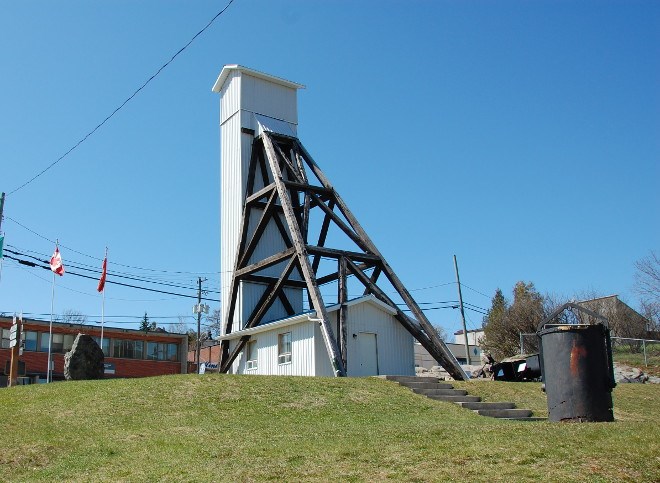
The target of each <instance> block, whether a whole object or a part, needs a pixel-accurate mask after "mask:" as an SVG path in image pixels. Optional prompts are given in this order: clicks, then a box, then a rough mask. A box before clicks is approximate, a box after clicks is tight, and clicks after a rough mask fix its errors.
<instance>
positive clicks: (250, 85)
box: [220, 68, 302, 331]
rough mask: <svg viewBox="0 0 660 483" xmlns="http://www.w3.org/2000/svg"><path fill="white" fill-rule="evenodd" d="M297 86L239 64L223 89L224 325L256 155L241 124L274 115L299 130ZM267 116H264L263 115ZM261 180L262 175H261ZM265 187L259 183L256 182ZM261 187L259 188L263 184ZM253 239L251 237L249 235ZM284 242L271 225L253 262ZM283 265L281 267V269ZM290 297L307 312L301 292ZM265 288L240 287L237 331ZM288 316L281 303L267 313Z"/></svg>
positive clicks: (274, 270)
mask: <svg viewBox="0 0 660 483" xmlns="http://www.w3.org/2000/svg"><path fill="white" fill-rule="evenodd" d="M297 106H298V104H297V90H296V89H295V88H292V87H289V86H286V85H282V84H280V83H278V82H277V81H276V80H266V79H262V78H258V77H254V76H253V75H250V74H249V73H247V72H245V71H244V70H242V68H236V69H234V70H231V71H230V73H229V75H228V76H227V78H226V80H225V83H224V84H223V86H222V87H221V89H220V111H221V112H220V126H221V129H220V130H221V135H220V139H221V189H220V192H221V207H220V209H221V214H220V217H221V220H220V221H221V229H220V231H221V236H220V247H221V256H220V259H221V267H220V270H221V280H222V285H221V300H222V315H223V327H224V320H225V318H226V312H227V310H228V309H229V298H230V296H231V291H230V287H231V277H232V271H233V269H234V266H235V263H236V249H237V247H238V242H239V234H240V225H241V219H242V215H243V204H244V199H245V189H246V184H247V174H248V168H249V163H250V156H251V154H252V142H253V140H254V137H253V136H252V135H251V134H246V133H243V132H241V128H248V129H252V130H254V131H255V132H258V131H259V129H260V128H259V123H258V121H257V116H259V119H261V120H262V122H264V123H266V122H267V120H269V119H274V121H272V123H271V124H272V126H276V125H277V126H280V127H281V128H283V129H285V130H286V134H289V135H295V133H296V132H297V123H298V114H297ZM264 119H265V120H264ZM275 120H277V121H275ZM256 180H257V183H261V181H260V180H261V176H260V175H258V176H256ZM257 186H258V187H259V186H261V185H260V184H258V185H257ZM258 187H257V188H256V189H258ZM258 216H259V215H258V213H253V216H252V219H251V226H250V231H253V230H254V226H255V223H256V222H257V221H258ZM248 240H249V238H248ZM283 247H284V244H283V243H282V241H281V237H280V235H279V233H278V232H277V229H276V228H275V226H274V222H272V221H271V223H270V224H269V226H268V229H267V230H266V233H265V234H264V237H263V239H262V241H261V242H260V244H259V246H258V247H257V250H256V252H255V255H254V256H253V258H252V261H254V260H257V259H262V258H264V257H266V256H269V255H272V254H274V253H276V252H278V251H281V250H282V249H283ZM282 267H283V266H282V264H280V265H278V266H275V267H270V268H269V269H267V270H266V271H264V272H263V273H262V274H268V275H274V276H279V274H280V273H281V270H282ZM278 268H279V271H278ZM297 291H298V292H300V293H299V295H295V296H292V297H291V299H290V302H291V304H292V305H293V307H294V309H296V310H299V311H302V291H300V290H297ZM261 292H263V287H260V286H258V285H257V286H255V284H251V283H243V284H242V286H241V288H240V290H239V295H238V297H239V303H238V304H237V307H236V309H237V310H236V312H235V317H234V321H233V327H232V330H233V331H235V330H237V329H239V328H240V327H241V326H242V324H244V323H245V318H246V317H247V316H249V314H250V313H251V312H252V309H253V308H254V303H255V302H256V300H258V296H259V295H260V293H261ZM278 315H284V314H283V313H282V310H281V307H280V309H278V307H275V308H274V309H273V310H272V311H271V312H270V313H269V314H268V317H270V318H273V317H276V316H278Z"/></svg>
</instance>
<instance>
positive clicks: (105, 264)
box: [96, 257, 108, 292]
mask: <svg viewBox="0 0 660 483" xmlns="http://www.w3.org/2000/svg"><path fill="white" fill-rule="evenodd" d="M107 270H108V257H105V258H104V259H103V271H102V272H101V278H100V279H99V286H98V288H97V289H96V290H97V291H99V292H103V289H104V288H105V276H106V273H107Z"/></svg>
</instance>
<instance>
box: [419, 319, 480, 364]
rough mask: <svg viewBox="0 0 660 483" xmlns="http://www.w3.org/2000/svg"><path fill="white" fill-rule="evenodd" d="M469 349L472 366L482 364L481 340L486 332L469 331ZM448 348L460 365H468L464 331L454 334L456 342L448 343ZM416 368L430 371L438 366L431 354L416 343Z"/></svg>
mask: <svg viewBox="0 0 660 483" xmlns="http://www.w3.org/2000/svg"><path fill="white" fill-rule="evenodd" d="M467 336H468V346H469V347H468V348H469V350H470V364H471V365H479V364H481V347H480V346H479V344H480V343H481V339H482V337H483V336H484V331H483V330H482V329H479V330H468V332H467ZM446 345H447V348H448V349H449V350H450V351H451V353H452V354H453V355H454V357H455V358H456V360H457V361H458V363H459V364H463V365H465V364H467V363H468V360H467V357H466V355H465V335H464V334H463V331H462V330H459V331H456V332H454V342H453V343H451V342H448V343H446ZM414 350H415V367H423V368H425V369H430V368H431V367H433V366H437V365H438V363H437V361H436V360H435V359H434V358H433V357H431V354H429V353H428V351H427V350H426V349H424V347H423V346H422V344H420V343H419V342H415V347H414Z"/></svg>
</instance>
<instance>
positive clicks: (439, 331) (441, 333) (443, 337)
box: [433, 324, 449, 342]
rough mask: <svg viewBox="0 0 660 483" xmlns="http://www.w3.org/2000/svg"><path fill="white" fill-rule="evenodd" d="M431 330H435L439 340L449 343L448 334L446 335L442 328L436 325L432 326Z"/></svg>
mask: <svg viewBox="0 0 660 483" xmlns="http://www.w3.org/2000/svg"><path fill="white" fill-rule="evenodd" d="M433 328H434V329H435V332H436V333H437V334H438V337H440V340H442V342H448V341H449V334H447V331H446V330H445V328H444V327H443V326H441V325H437V324H436V325H434V326H433Z"/></svg>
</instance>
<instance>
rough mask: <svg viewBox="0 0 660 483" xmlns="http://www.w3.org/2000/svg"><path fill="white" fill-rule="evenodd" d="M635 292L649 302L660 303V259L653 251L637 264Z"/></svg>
mask: <svg viewBox="0 0 660 483" xmlns="http://www.w3.org/2000/svg"><path fill="white" fill-rule="evenodd" d="M635 268H636V269H637V272H636V273H635V292H637V293H638V294H639V295H641V296H642V298H643V299H644V300H646V301H648V302H654V303H656V304H657V303H660V258H658V255H657V254H656V253H655V252H654V251H652V252H651V253H650V254H649V255H647V256H646V257H644V258H641V259H640V260H637V261H636V262H635Z"/></svg>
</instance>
